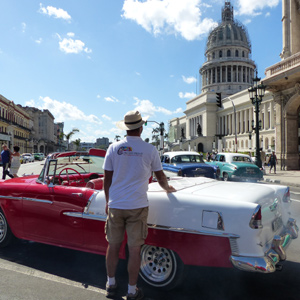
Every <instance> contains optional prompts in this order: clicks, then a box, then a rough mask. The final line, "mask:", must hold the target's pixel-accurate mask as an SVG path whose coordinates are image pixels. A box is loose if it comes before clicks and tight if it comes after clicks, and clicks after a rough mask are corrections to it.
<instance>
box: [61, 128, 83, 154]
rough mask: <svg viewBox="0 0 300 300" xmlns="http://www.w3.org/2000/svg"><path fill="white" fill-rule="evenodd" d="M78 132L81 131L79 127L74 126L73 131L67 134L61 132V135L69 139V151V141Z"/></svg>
mask: <svg viewBox="0 0 300 300" xmlns="http://www.w3.org/2000/svg"><path fill="white" fill-rule="evenodd" d="M76 132H79V129H77V128H73V129H72V131H70V132H69V133H67V134H65V133H63V132H62V133H61V134H60V137H61V138H64V137H65V138H66V140H67V144H68V148H67V150H68V151H69V141H70V138H71V137H72V136H73V135H74V134H75V133H76Z"/></svg>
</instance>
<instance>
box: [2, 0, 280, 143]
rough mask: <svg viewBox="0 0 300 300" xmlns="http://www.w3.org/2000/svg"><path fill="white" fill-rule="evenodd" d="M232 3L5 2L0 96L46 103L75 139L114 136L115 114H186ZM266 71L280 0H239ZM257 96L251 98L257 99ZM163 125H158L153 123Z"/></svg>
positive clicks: (158, 118)
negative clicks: (212, 38)
mask: <svg viewBox="0 0 300 300" xmlns="http://www.w3.org/2000/svg"><path fill="white" fill-rule="evenodd" d="M224 2H225V1H224V0H210V1H208V0H63V1H61V0H51V1H50V0H48V1H46V0H45V1H44V0H43V1H36V0H29V1H24V0H0V94H1V95H3V96H4V97H5V98H7V99H9V100H11V101H14V103H15V104H21V105H22V106H34V107H37V108H39V109H48V110H49V111H50V112H51V113H52V115H53V116H54V118H55V120H54V121H55V122H64V132H65V133H69V132H70V131H71V130H72V129H73V128H77V129H79V132H78V133H75V134H74V135H73V137H72V139H73V140H75V139H78V138H79V139H81V141H82V142H96V139H97V138H102V137H107V138H109V140H110V142H113V141H114V140H115V139H116V136H120V137H123V136H124V135H125V134H126V132H125V131H122V130H120V129H118V128H117V127H116V125H115V123H116V122H117V121H120V120H122V119H123V118H124V115H125V114H126V112H128V111H130V110H138V111H140V113H141V114H142V116H144V117H148V120H149V121H154V122H148V124H147V126H144V131H143V133H142V138H143V139H145V138H150V141H151V136H152V134H151V133H152V130H153V128H154V127H157V126H158V125H157V123H160V122H164V124H165V127H166V130H167V131H168V121H169V120H171V119H173V118H175V117H181V116H183V115H184V110H185V109H186V102H187V101H188V100H190V99H192V98H193V97H195V96H196V95H197V94H199V93H200V91H201V89H200V83H199V68H200V67H201V65H202V64H203V63H204V62H205V46H206V41H207V37H208V34H209V32H210V31H211V30H212V28H214V26H216V25H217V24H218V22H220V21H221V10H222V7H223V6H224ZM231 4H232V5H233V7H234V17H235V20H238V21H239V22H241V23H243V24H244V25H245V26H246V28H247V31H248V34H249V37H250V41H251V44H252V57H251V58H252V60H254V61H255V63H256V65H257V68H258V75H259V77H261V78H264V77H265V75H264V72H265V69H266V68H267V67H269V66H271V65H273V64H275V63H277V62H279V61H280V57H279V54H280V52H281V51H282V23H281V18H282V3H281V1H280V0H235V1H231ZM249 101H250V100H249ZM155 122H157V123H155Z"/></svg>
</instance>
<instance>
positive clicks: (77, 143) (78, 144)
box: [73, 139, 81, 150]
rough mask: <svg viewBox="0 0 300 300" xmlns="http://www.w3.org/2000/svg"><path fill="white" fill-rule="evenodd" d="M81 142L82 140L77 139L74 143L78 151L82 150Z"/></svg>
mask: <svg viewBox="0 0 300 300" xmlns="http://www.w3.org/2000/svg"><path fill="white" fill-rule="evenodd" d="M80 142H81V139H77V140H75V141H73V144H74V145H75V146H76V150H78V149H79V148H80Z"/></svg>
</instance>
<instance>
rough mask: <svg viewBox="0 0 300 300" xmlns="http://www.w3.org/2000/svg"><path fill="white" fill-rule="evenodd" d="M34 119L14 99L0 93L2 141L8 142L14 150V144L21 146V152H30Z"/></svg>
mask: <svg viewBox="0 0 300 300" xmlns="http://www.w3.org/2000/svg"><path fill="white" fill-rule="evenodd" d="M31 128H32V120H31V118H30V116H29V115H28V113H27V112H26V111H25V110H23V109H22V107H20V106H19V105H16V104H15V103H14V102H13V101H10V100H8V99H6V98H5V97H3V96H2V95H0V141H1V144H7V145H8V147H9V148H10V149H11V150H12V148H13V146H19V147H20V153H24V152H30V150H31V148H30V144H29V143H28V141H29V139H30V132H31Z"/></svg>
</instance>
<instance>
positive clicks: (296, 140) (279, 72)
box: [264, 0, 300, 170]
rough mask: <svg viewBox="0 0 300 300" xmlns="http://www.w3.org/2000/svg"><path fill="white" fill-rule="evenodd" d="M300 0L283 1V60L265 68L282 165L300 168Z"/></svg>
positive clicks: (281, 55)
mask: <svg viewBox="0 0 300 300" xmlns="http://www.w3.org/2000/svg"><path fill="white" fill-rule="evenodd" d="M299 28H300V1H299V0H283V1H282V38H283V49H282V52H281V54H280V57H281V61H280V62H278V63H277V64H275V65H273V66H270V67H269V68H267V69H266V71H265V75H266V77H265V79H264V84H266V85H267V89H268V90H269V91H270V92H271V93H272V94H273V96H274V102H275V109H276V120H275V130H276V154H277V158H279V161H280V166H281V168H282V169H288V170H290V169H300V159H299V153H300V35H299Z"/></svg>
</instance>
